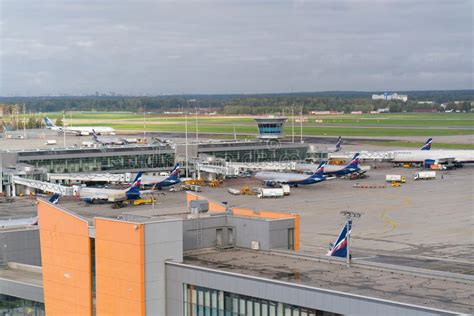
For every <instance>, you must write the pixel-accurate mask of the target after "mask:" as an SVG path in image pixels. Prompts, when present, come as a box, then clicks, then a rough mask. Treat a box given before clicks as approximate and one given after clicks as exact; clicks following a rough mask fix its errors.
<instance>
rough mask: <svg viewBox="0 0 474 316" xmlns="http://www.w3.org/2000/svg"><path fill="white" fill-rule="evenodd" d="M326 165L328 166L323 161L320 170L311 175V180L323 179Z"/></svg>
mask: <svg viewBox="0 0 474 316" xmlns="http://www.w3.org/2000/svg"><path fill="white" fill-rule="evenodd" d="M325 165H326V162H325V161H322V162H321V163H320V164H319V166H318V169H316V171H315V172H314V173H313V174H312V175H311V178H318V177H323V176H324V166H325Z"/></svg>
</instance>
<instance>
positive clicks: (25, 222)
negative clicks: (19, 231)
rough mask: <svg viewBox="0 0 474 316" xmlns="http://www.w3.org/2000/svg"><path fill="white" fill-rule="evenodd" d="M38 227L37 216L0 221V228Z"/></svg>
mask: <svg viewBox="0 0 474 316" xmlns="http://www.w3.org/2000/svg"><path fill="white" fill-rule="evenodd" d="M33 225H38V216H35V217H29V218H18V219H4V220H0V228H7V227H8V228H9V227H23V226H33Z"/></svg>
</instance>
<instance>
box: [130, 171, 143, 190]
mask: <svg viewBox="0 0 474 316" xmlns="http://www.w3.org/2000/svg"><path fill="white" fill-rule="evenodd" d="M141 184H142V172H141V171H140V172H138V173H137V175H136V176H135V179H134V180H133V182H132V183H131V184H130V189H131V188H134V187H137V188H140V185H141Z"/></svg>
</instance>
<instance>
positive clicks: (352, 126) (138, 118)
mask: <svg viewBox="0 0 474 316" xmlns="http://www.w3.org/2000/svg"><path fill="white" fill-rule="evenodd" d="M48 115H49V117H50V118H51V119H53V120H55V118H56V117H59V116H62V114H61V113H48ZM307 117H308V119H309V122H307V123H304V124H303V134H304V135H315V136H317V135H328V136H339V135H342V136H445V135H472V134H474V113H396V114H363V115H350V114H344V115H320V116H311V115H308V116H307ZM315 120H322V121H323V122H322V123H316V122H315ZM66 122H67V123H69V115H67V116H66ZM184 122H185V118H184V117H183V116H166V115H158V114H147V116H146V130H147V131H156V132H184V130H185V128H184ZM70 123H72V125H73V126H110V127H113V128H115V129H117V130H119V131H120V130H124V131H126V130H143V116H142V114H139V113H138V114H136V113H114V112H74V113H72V121H71V122H70ZM198 124H199V131H200V132H205V133H233V131H234V126H235V131H236V132H237V133H240V134H256V133H257V128H256V124H255V121H254V118H253V117H250V116H238V117H237V116H228V117H222V116H220V117H213V116H199V118H198ZM448 127H451V128H448ZM188 131H189V132H190V133H194V132H195V117H194V116H193V115H189V116H188ZM299 131H300V124H299V123H295V133H297V134H298V133H299ZM285 134H286V135H290V134H291V123H290V122H288V123H287V124H286V128H285ZM446 145H447V146H448V145H449V144H446Z"/></svg>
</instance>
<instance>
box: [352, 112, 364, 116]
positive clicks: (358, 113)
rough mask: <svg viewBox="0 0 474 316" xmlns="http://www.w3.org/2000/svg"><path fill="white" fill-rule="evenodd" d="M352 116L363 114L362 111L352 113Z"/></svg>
mask: <svg viewBox="0 0 474 316" xmlns="http://www.w3.org/2000/svg"><path fill="white" fill-rule="evenodd" d="M351 114H357V115H360V114H363V113H362V111H352V112H351Z"/></svg>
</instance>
